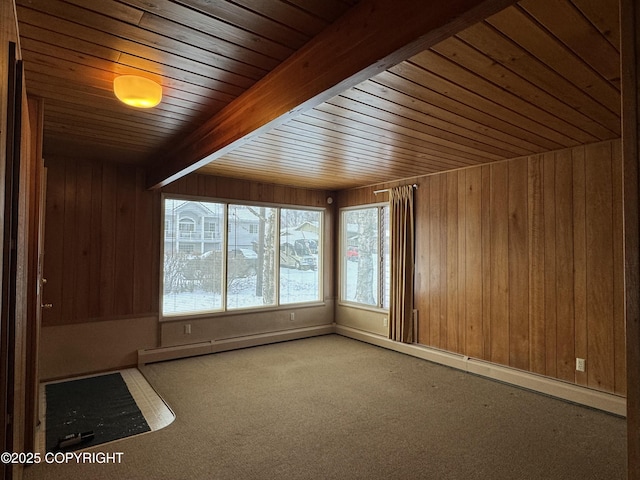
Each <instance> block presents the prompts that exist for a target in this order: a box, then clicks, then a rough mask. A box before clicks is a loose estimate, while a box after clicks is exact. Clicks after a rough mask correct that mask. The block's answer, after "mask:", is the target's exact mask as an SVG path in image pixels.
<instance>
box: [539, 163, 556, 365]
mask: <svg viewBox="0 0 640 480" xmlns="http://www.w3.org/2000/svg"><path fill="white" fill-rule="evenodd" d="M542 169H543V180H542V182H543V183H542V184H543V189H542V193H543V199H542V201H543V203H544V207H543V216H544V263H543V265H544V266H543V272H544V311H543V315H544V348H545V355H544V361H545V374H546V375H549V376H552V377H555V376H556V375H557V374H558V369H557V327H556V326H557V312H556V307H557V302H556V196H555V194H556V168H555V157H554V154H553V153H548V154H545V155H544V156H543V159H542Z"/></svg>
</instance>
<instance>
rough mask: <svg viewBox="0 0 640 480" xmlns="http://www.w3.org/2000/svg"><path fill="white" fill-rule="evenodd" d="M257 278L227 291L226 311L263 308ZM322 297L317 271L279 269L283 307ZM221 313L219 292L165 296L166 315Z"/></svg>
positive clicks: (236, 283)
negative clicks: (257, 290) (257, 288)
mask: <svg viewBox="0 0 640 480" xmlns="http://www.w3.org/2000/svg"><path fill="white" fill-rule="evenodd" d="M256 281H257V276H256V275H252V276H250V277H245V278H238V279H235V280H233V281H232V282H231V284H230V285H229V286H228V291H227V309H230V310H231V309H240V308H250V307H260V306H264V302H263V298H262V296H257V295H256ZM318 300H321V298H320V275H319V273H318V271H317V270H296V269H293V268H281V269H280V305H284V304H291V303H301V302H314V301H318ZM219 310H222V297H221V295H220V294H219V293H212V292H205V291H193V292H180V293H170V294H168V295H164V297H163V305H162V311H163V314H164V315H178V314H185V313H201V312H206V311H219Z"/></svg>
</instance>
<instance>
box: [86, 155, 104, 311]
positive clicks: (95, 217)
mask: <svg viewBox="0 0 640 480" xmlns="http://www.w3.org/2000/svg"><path fill="white" fill-rule="evenodd" d="M91 193H92V194H91V237H90V250H89V257H90V260H89V261H90V263H91V281H95V280H94V279H96V278H101V277H102V267H101V261H100V260H101V256H102V237H103V235H102V233H103V232H102V165H101V164H97V165H94V167H93V168H92V169H91ZM87 297H88V298H89V314H88V316H89V318H96V317H98V316H99V315H100V299H101V297H102V295H101V291H100V289H99V288H92V289H90V292H89V295H87Z"/></svg>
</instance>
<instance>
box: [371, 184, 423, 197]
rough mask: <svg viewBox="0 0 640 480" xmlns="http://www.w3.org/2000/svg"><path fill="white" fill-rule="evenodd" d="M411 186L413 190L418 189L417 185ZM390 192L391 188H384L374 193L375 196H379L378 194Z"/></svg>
mask: <svg viewBox="0 0 640 480" xmlns="http://www.w3.org/2000/svg"><path fill="white" fill-rule="evenodd" d="M411 186H412V187H413V188H418V185H417V184H415V183H414V184H413V185H411ZM389 190H390V189H389V188H383V189H382V190H374V191H373V194H374V195H377V194H379V193H384V192H388V191H389Z"/></svg>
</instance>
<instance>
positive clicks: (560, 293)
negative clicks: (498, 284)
mask: <svg viewBox="0 0 640 480" xmlns="http://www.w3.org/2000/svg"><path fill="white" fill-rule="evenodd" d="M555 170H556V175H555V178H556V184H555V192H554V193H555V199H556V201H555V211H556V223H555V227H556V228H555V230H556V243H555V244H556V279H555V285H556V299H557V306H556V332H557V340H556V342H557V347H556V348H557V353H556V362H557V363H556V366H557V372H558V373H557V377H558V378H559V379H561V380H566V381H571V382H573V381H574V380H575V373H574V372H575V356H576V355H575V343H576V341H575V303H574V302H575V300H574V290H575V287H574V272H573V265H574V256H573V248H574V240H573V159H572V156H571V152H570V151H569V150H564V151H562V152H558V153H556V154H555Z"/></svg>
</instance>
